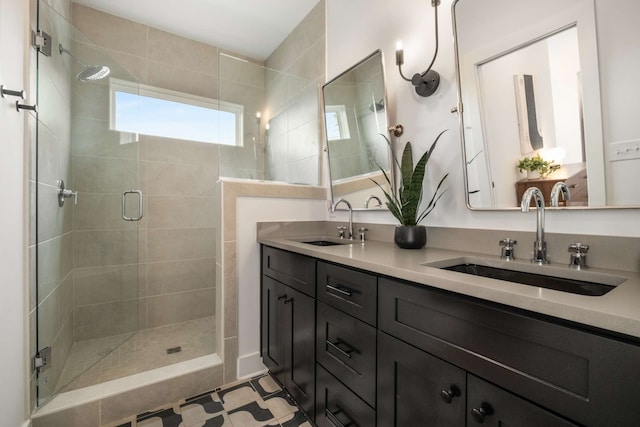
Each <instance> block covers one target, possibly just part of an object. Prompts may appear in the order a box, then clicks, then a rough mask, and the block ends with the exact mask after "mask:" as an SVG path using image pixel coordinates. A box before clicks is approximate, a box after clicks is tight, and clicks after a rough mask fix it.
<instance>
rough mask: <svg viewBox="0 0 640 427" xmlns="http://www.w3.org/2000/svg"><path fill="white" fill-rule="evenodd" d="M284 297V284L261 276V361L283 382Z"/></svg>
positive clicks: (284, 367)
mask: <svg viewBox="0 0 640 427" xmlns="http://www.w3.org/2000/svg"><path fill="white" fill-rule="evenodd" d="M284 298H286V292H285V286H284V285H283V284H282V283H279V282H276V281H275V280H273V279H271V278H269V277H266V276H262V304H261V305H260V310H261V328H262V330H261V334H260V341H261V345H260V347H261V351H262V361H263V363H264V364H265V366H266V367H267V368H269V370H270V371H271V372H272V373H273V375H275V377H276V378H278V380H279V381H280V382H281V383H283V384H284V379H285V378H284V370H285V369H286V366H285V363H286V361H285V354H286V352H285V341H284V335H283V334H284V332H285V330H284V328H283V324H284V321H285V316H284V304H283V302H284Z"/></svg>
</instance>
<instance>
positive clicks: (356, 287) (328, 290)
mask: <svg viewBox="0 0 640 427" xmlns="http://www.w3.org/2000/svg"><path fill="white" fill-rule="evenodd" d="M377 283H378V278H377V277H376V276H373V275H371V274H367V273H363V272H361V271H356V270H352V269H350V268H346V267H339V266H337V265H333V264H328V263H326V262H321V261H318V277H317V286H318V299H319V300H320V301H323V302H326V303H327V304H329V305H330V306H332V307H335V308H337V309H339V310H342V311H344V312H345V313H348V314H350V315H352V316H355V317H357V318H358V319H360V320H362V321H365V322H367V323H369V324H371V325H374V326H375V324H376V299H377Z"/></svg>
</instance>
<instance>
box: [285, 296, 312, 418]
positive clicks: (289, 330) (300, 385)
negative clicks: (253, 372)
mask: <svg viewBox="0 0 640 427" xmlns="http://www.w3.org/2000/svg"><path fill="white" fill-rule="evenodd" d="M285 291H286V298H284V299H283V301H282V305H283V306H284V317H285V321H284V322H283V323H282V328H283V330H284V339H285V341H286V346H285V351H286V355H285V364H286V374H285V380H284V385H285V387H286V388H287V390H288V391H289V393H291V395H292V396H293V398H294V399H295V400H296V401H297V402H298V404H299V405H300V406H301V407H302V409H304V410H305V412H306V413H307V415H309V417H310V418H311V419H314V403H315V317H316V313H315V300H314V299H313V298H310V297H308V296H307V295H305V294H303V293H302V292H299V291H296V290H295V289H292V288H289V287H288V286H285Z"/></svg>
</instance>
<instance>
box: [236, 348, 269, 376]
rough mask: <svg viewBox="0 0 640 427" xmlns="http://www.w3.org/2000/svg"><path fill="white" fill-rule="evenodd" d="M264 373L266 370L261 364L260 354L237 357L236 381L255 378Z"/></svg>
mask: <svg viewBox="0 0 640 427" xmlns="http://www.w3.org/2000/svg"><path fill="white" fill-rule="evenodd" d="M265 372H267V368H266V367H265V366H264V365H263V364H262V358H261V357H260V352H256V353H251V354H246V355H244V356H240V357H238V379H245V378H251V377H255V376H256V375H260V374H263V373H265Z"/></svg>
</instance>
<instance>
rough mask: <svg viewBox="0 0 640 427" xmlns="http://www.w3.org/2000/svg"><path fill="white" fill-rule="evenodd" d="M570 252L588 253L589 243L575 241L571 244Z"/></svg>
mask: <svg viewBox="0 0 640 427" xmlns="http://www.w3.org/2000/svg"><path fill="white" fill-rule="evenodd" d="M569 252H571V253H576V254H586V253H587V252H589V245H585V244H584V243H573V244H571V245H569Z"/></svg>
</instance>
